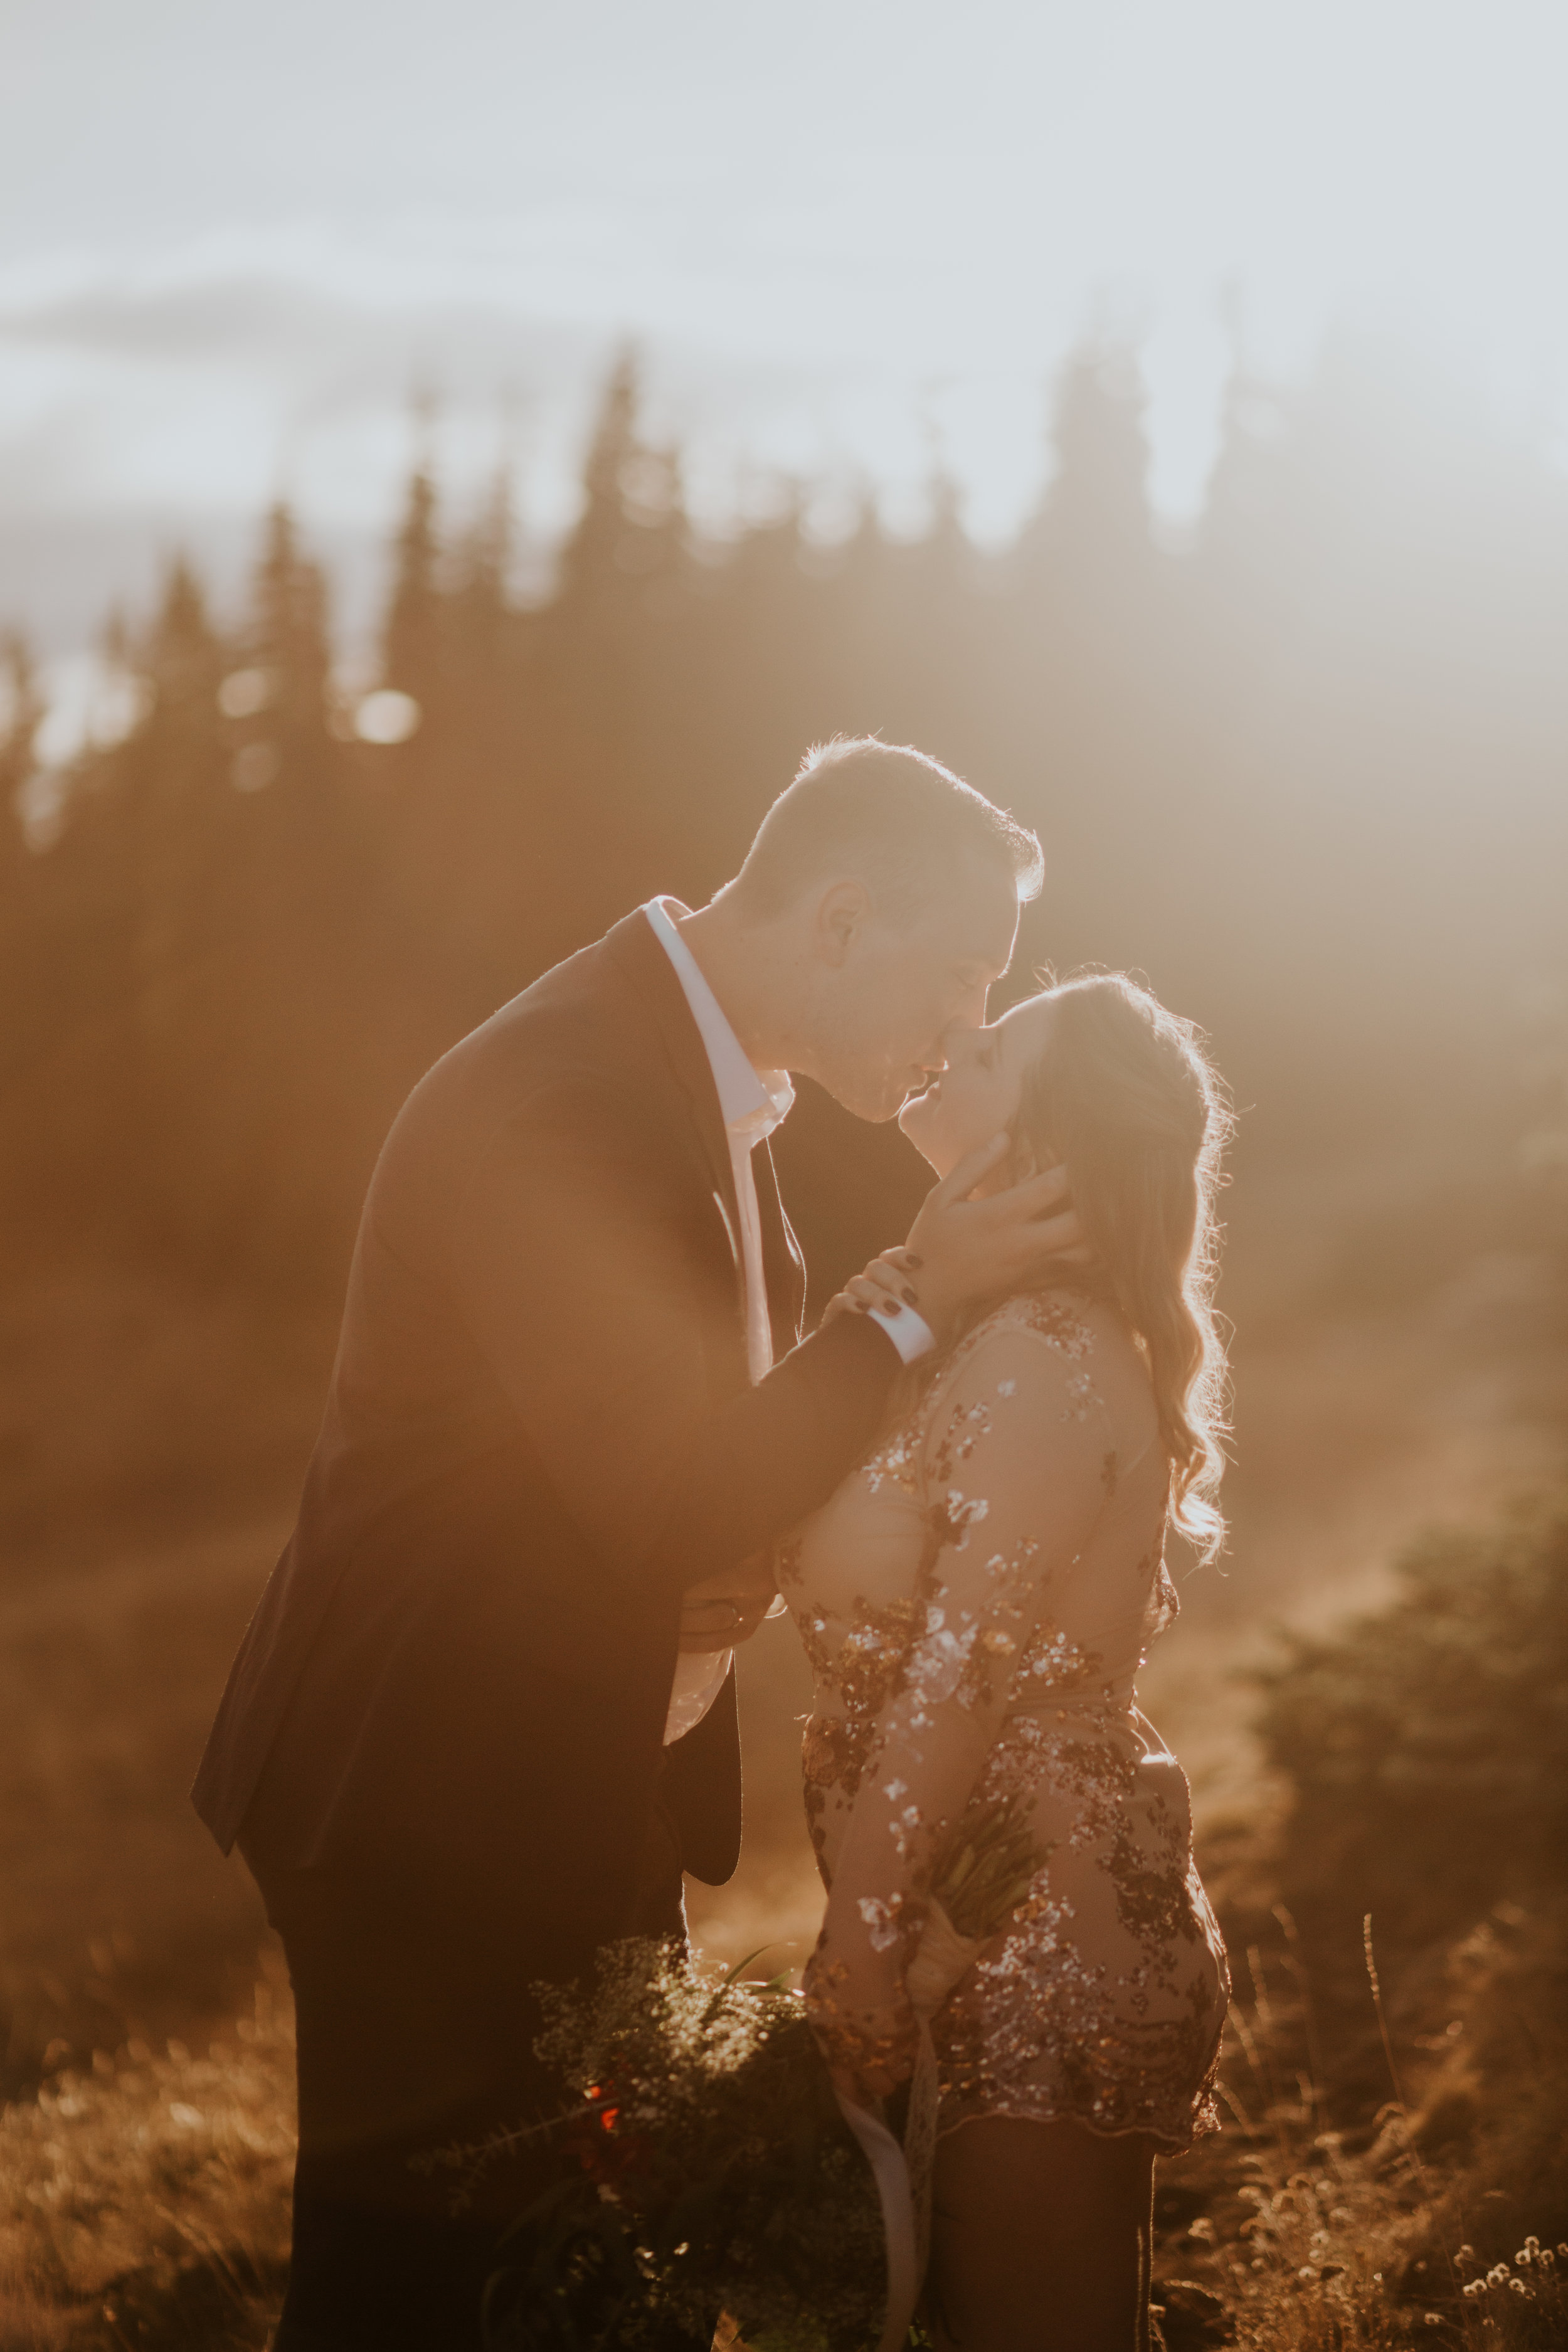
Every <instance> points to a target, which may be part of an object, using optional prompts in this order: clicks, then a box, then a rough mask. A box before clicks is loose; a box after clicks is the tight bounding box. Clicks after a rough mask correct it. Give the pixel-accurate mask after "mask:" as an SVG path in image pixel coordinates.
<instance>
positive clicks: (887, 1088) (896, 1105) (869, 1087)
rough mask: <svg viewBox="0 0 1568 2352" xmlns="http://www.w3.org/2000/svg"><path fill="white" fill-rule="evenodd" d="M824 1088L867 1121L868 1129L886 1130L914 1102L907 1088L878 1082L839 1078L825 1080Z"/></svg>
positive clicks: (846, 1107)
mask: <svg viewBox="0 0 1568 2352" xmlns="http://www.w3.org/2000/svg"><path fill="white" fill-rule="evenodd" d="M822 1084H823V1086H824V1087H826V1091H827V1092H828V1093H829V1094H830V1095H831V1096H832V1097H833V1099H834V1101H835V1102H836V1103H838V1104H839V1105H841V1107H842V1108H844V1109H845V1110H847V1111H849V1112H851V1113H852V1114H853V1115H854V1117H855V1118H863V1119H864V1120H865V1121H866V1124H867V1126H868V1127H886V1126H887V1124H888V1122H889V1119H895V1118H898V1116H899V1113H900V1111H901V1110H902V1109H903V1107H904V1105H905V1103H907V1102H908V1101H910V1098H911V1097H910V1093H909V1090H908V1088H907V1087H894V1086H891V1085H887V1084H883V1083H881V1082H879V1081H878V1080H875V1079H861V1078H854V1077H847V1078H841V1077H837V1076H835V1077H825V1078H824V1079H823V1080H822Z"/></svg>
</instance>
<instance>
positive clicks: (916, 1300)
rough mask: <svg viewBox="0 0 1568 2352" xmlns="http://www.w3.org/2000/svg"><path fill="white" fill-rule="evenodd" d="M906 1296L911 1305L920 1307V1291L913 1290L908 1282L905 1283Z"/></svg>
mask: <svg viewBox="0 0 1568 2352" xmlns="http://www.w3.org/2000/svg"><path fill="white" fill-rule="evenodd" d="M904 1297H906V1298H907V1299H908V1300H909V1302H910V1306H911V1307H918V1306H919V1305H920V1303H921V1299H920V1293H919V1291H918V1290H911V1289H910V1286H909V1284H908V1283H907V1282H906V1283H905V1285H904Z"/></svg>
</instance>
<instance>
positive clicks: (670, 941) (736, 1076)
mask: <svg viewBox="0 0 1568 2352" xmlns="http://www.w3.org/2000/svg"><path fill="white" fill-rule="evenodd" d="M643 912H644V914H645V915H646V916H647V919H648V921H649V923H650V924H651V925H652V927H653V931H654V936H655V938H656V939H657V940H658V943H659V945H660V947H662V948H663V950H664V951H665V953H666V955H667V956H668V958H669V961H670V962H671V963H672V964H673V966H674V967H675V976H676V978H677V979H678V980H679V982H680V985H681V988H682V990H683V991H684V992H685V996H686V1002H687V1003H688V1004H689V1006H690V1007H691V1017H692V1019H693V1020H694V1021H695V1022H696V1024H697V1028H698V1034H700V1037H701V1039H702V1045H703V1050H704V1052H705V1053H706V1054H707V1056H708V1066H709V1068H710V1070H711V1071H712V1073H713V1084H714V1087H715V1089H716V1090H717V1093H718V1097H719V1116H720V1118H721V1119H722V1120H723V1122H724V1131H725V1134H726V1135H727V1136H728V1138H729V1142H730V1171H731V1175H732V1176H733V1178H734V1180H735V1202H736V1206H737V1209H738V1211H739V1213H740V1223H741V1230H740V1232H739V1234H736V1233H735V1231H734V1230H733V1228H732V1226H731V1223H730V1212H729V1210H728V1208H727V1207H726V1205H725V1202H724V1198H723V1195H722V1193H720V1192H715V1193H714V1195H713V1202H714V1206H715V1208H716V1209H717V1210H718V1212H719V1214H720V1215H721V1217H722V1218H723V1220H724V1228H725V1231H726V1232H727V1233H728V1234H729V1236H730V1247H731V1251H732V1253H733V1255H734V1258H735V1263H736V1265H737V1266H738V1268H739V1269H740V1275H741V1290H742V1299H743V1301H744V1305H745V1316H746V1366H747V1370H749V1371H750V1373H751V1376H752V1381H753V1382H755V1381H761V1380H764V1379H765V1378H766V1377H767V1375H768V1373H769V1372H770V1371H771V1370H773V1327H772V1324H771V1322H770V1321H769V1318H768V1287H767V1280H766V1276H765V1275H764V1273H763V1222H762V1215H761V1213H760V1211H759V1209H758V1207H757V1185H756V1179H755V1177H754V1176H753V1174H752V1151H753V1150H755V1149H756V1146H757V1145H758V1144H759V1143H761V1142H762V1141H763V1138H764V1137H766V1136H769V1135H771V1134H772V1133H773V1129H774V1128H775V1127H777V1125H778V1124H779V1121H780V1120H781V1119H782V1118H784V1115H785V1113H786V1112H787V1111H788V1110H789V1108H790V1106H791V1104H792V1103H793V1102H794V1101H795V1088H794V1087H793V1086H792V1085H791V1083H790V1077H789V1073H788V1071H787V1070H758V1069H755V1068H753V1066H752V1063H751V1061H750V1060H749V1058H748V1056H747V1055H746V1052H745V1049H744V1048H743V1046H742V1044H741V1041H740V1039H739V1038H738V1037H737V1036H736V1034H735V1032H734V1030H733V1029H732V1028H731V1025H730V1023H729V1021H728V1020H727V1018H726V1017H725V1013H724V1010H723V1007H722V1006H721V1003H720V1002H719V1000H718V998H717V997H716V996H715V995H714V993H713V991H712V990H711V989H710V987H709V985H708V982H707V981H706V980H705V979H704V977H703V974H702V970H701V967H700V964H699V963H698V961H697V959H696V957H695V956H694V955H693V954H692V952H691V950H690V949H689V947H688V946H687V944H686V941H685V940H683V939H682V938H681V936H680V933H679V930H678V929H676V925H677V923H678V922H679V920H680V919H681V917H682V916H684V915H685V914H687V913H688V912H689V909H688V908H685V907H683V906H682V905H681V903H680V901H679V898H650V899H649V901H648V903H647V906H646V907H645V908H643ZM872 1320H873V1321H874V1322H877V1323H879V1324H880V1325H881V1327H882V1328H883V1330H884V1331H886V1333H887V1334H888V1337H889V1339H891V1341H892V1343H893V1345H894V1347H895V1348H896V1349H898V1351H899V1353H900V1356H901V1357H902V1358H903V1360H904V1361H905V1363H906V1364H912V1363H914V1362H915V1361H916V1360H917V1359H918V1358H919V1357H921V1356H926V1355H929V1354H930V1353H931V1349H933V1348H934V1347H935V1345H936V1341H935V1339H934V1338H933V1337H932V1335H931V1328H930V1326H929V1325H928V1324H927V1323H926V1321H925V1318H923V1316H920V1315H917V1314H916V1313H915V1312H914V1310H913V1308H912V1307H900V1308H899V1309H898V1310H897V1311H896V1312H892V1311H889V1312H887V1313H883V1312H881V1311H876V1312H874V1313H873V1316H872ZM733 1656H734V1652H733V1651H732V1650H722V1651H717V1652H712V1653H710V1654H705V1655H703V1656H700V1657H681V1658H679V1659H678V1660H677V1662H676V1669H675V1686H674V1689H673V1691H672V1693H671V1696H670V1705H669V1714H668V1719H667V1721H666V1723H665V1727H664V1738H665V1745H666V1746H667V1747H668V1745H669V1742H670V1741H671V1740H672V1739H680V1738H684V1737H685V1735H686V1733H687V1732H689V1731H691V1730H694V1729H695V1728H696V1727H697V1725H698V1724H700V1722H701V1720H702V1718H703V1717H704V1716H705V1715H706V1714H707V1712H708V1710H709V1708H710V1706H712V1704H713V1702H714V1700H715V1699H716V1698H717V1697H718V1696H719V1693H720V1692H721V1690H722V1689H723V1687H724V1677H725V1675H727V1674H728V1673H729V1671H730V1662H731V1659H732V1657H733Z"/></svg>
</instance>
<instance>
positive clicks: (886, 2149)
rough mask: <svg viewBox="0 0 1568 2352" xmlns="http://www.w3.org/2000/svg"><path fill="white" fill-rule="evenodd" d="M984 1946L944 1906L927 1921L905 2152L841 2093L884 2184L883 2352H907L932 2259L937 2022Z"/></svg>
mask: <svg viewBox="0 0 1568 2352" xmlns="http://www.w3.org/2000/svg"><path fill="white" fill-rule="evenodd" d="M983 1940H984V1938H981V1937H973V1936H961V1935H960V1934H959V1932H958V1930H957V1928H956V1927H954V1926H953V1924H952V1920H951V1919H950V1918H949V1917H948V1916H947V1913H946V1912H945V1911H944V1910H943V1909H942V1905H941V1904H940V1903H933V1904H932V1905H931V1909H930V1911H929V1912H928V1913H927V1915H926V1923H925V1927H924V1929H923V1931H922V1933H921V1940H920V1948H919V1949H918V1951H917V1952H916V1954H915V1957H914V1958H913V1959H912V1960H911V1961H910V1969H909V1974H908V1976H907V1977H906V1979H905V1984H906V1987H907V1989H908V1991H909V1996H910V2004H911V2006H912V2008H913V2010H914V2012H915V2017H916V2019H917V2021H918V2022H919V2026H920V2041H919V2044H918V2046H917V2049H916V2053H915V2069H914V2074H913V2076H912V2078H911V2080H910V2105H909V2114H908V2116H907V2117H906V2120H905V2124H904V2143H903V2146H902V2147H900V2145H899V2143H898V2141H897V2140H896V2139H895V2138H894V2137H893V2135H892V2133H891V2132H890V2131H889V2129H888V2126H886V2124H884V2123H883V2122H882V2121H881V2120H880V2118H879V2116H874V2115H872V2114H871V2112H870V2110H869V2109H868V2108H867V2107H858V2106H856V2105H854V2104H853V2102H852V2101H850V2100H848V2099H847V2098H845V2097H844V2095H843V2094H842V2093H840V2094H839V2096H838V2105H839V2107H840V2109H841V2110H842V2112H843V2116H844V2120H845V2122H846V2123H847V2125H848V2126H849V2128H850V2130H851V2131H852V2132H853V2133H854V2135H855V2137H856V2138H857V2139H858V2141H859V2143H860V2146H861V2147H862V2149H863V2150H864V2151H865V2155H866V2160H867V2162H868V2164H869V2165H870V2168H871V2175H872V2178H873V2179H874V2180H875V2182H876V2184H877V2196H878V2200H879V2203H880V2205H881V2208H882V2234H883V2238H884V2241H885V2243H886V2246H887V2263H888V2315H887V2320H886V2322H885V2324H884V2326H883V2329H882V2337H881V2342H880V2343H879V2345H878V2347H877V2352H903V2347H904V2345H905V2343H906V2341H907V2339H908V2336H909V2332H910V2322H911V2321H912V2320H913V2318H914V2315H915V2305H916V2304H917V2303H918V2302H919V2300H920V2292H921V2286H922V2285H923V2284H924V2283H925V2273H926V2264H927V2263H928V2262H929V2261H930V2259H931V2187H932V2183H933V2180H934V2179H935V2174H936V2133H937V2111H938V2107H939V2105H940V2102H941V2095H942V2084H941V2078H940V2074H939V2072H938V2067H937V2060H936V2044H935V2042H933V2041H932V2039H931V2019H932V2018H933V2017H934V2016H935V2015H936V2012H937V2011H938V2010H939V2009H940V2008H941V2007H942V2002H943V2001H944V2000H946V1999H947V1997H948V1995H949V1993H950V1992H952V1989H953V1987H954V1986H955V1985H956V1984H957V1983H958V1981H959V1979H960V1978H961V1977H963V1976H964V1975H965V1974H967V1972H968V1970H969V1969H970V1968H971V1967H972V1965H973V1960H974V1958H975V1955H976V1953H977V1952H978V1951H979V1950H980V1948H981V1943H982V1942H983Z"/></svg>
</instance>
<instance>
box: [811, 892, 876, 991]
mask: <svg viewBox="0 0 1568 2352" xmlns="http://www.w3.org/2000/svg"><path fill="white" fill-rule="evenodd" d="M870 912H871V897H870V893H869V891H868V889H867V887H866V885H865V884H864V883H863V882H856V881H846V882H835V883H834V884H833V885H832V887H831V888H829V889H827V890H825V891H824V892H823V894H822V897H821V898H819V899H818V901H817V906H816V922H815V924H814V926H813V929H814V931H815V934H816V951H817V953H818V955H820V956H821V957H822V959H823V961H824V962H826V963H830V964H832V965H833V966H834V968H835V969H836V970H837V967H838V966H839V965H841V964H842V963H843V962H844V961H845V958H846V957H847V955H848V953H849V950H850V948H851V947H852V946H853V945H854V942H855V939H856V937H857V934H858V933H859V932H860V931H862V930H863V929H865V927H866V921H867V918H868V916H869V914H870Z"/></svg>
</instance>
